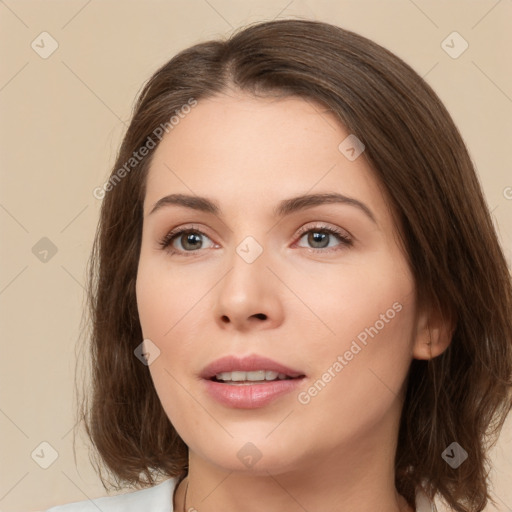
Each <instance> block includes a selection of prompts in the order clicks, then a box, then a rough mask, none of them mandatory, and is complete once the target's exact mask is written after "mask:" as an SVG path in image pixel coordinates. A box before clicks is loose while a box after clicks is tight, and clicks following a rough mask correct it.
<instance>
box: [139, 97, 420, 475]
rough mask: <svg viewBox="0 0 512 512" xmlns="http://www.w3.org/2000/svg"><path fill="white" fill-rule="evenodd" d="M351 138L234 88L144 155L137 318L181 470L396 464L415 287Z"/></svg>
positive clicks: (318, 115)
mask: <svg viewBox="0 0 512 512" xmlns="http://www.w3.org/2000/svg"><path fill="white" fill-rule="evenodd" d="M347 137H349V138H348V139H347ZM352 137H353V136H350V134H349V133H348V132H347V131H346V130H345V129H344V128H343V127H342V126H341V125H340V124H339V123H337V122H336V120H335V118H334V117H333V115H332V114H329V113H328V112H326V111H325V109H323V108H322V107H321V106H319V105H317V104H314V103H312V102H310V101H306V100H303V99H300V98H288V99H254V98H253V97H250V96H248V95H244V94H241V93H237V94H234V95H219V96H216V97H213V98H210V99H207V100H201V101H199V102H198V104H197V106H195V107H194V108H192V109H191V111H190V113H188V114H187V115H185V116H183V118H180V121H179V124H177V125H175V126H174V128H173V129H172V130H171V131H170V132H169V133H168V134H167V135H166V136H165V137H164V138H163V139H162V142H161V143H160V145H159V146H158V148H157V149H156V150H155V154H154V157H153V160H152V163H151V167H150V169H149V174H148V180H147V189H146V197H145V201H144V227H143V237H142V247H141V253H140V263H139V268H138V276H137V301H138V310H139V315H140V321H141V325H142V331H143V335H144V338H145V339H147V340H151V341H150V342H146V343H147V345H146V349H147V350H149V353H150V354H152V355H151V356H150V361H149V362H150V364H149V371H150V372H151V376H152V379H153V382H154V384H155V388H156V391H157V393H158V396H159V398H160V400H161V402H162V405H163V407H164V409H165V412H166V413H167V415H168V417H169V419H170V421H171V422H172V424H173V425H174V427H175V428H176V430H177V431H178V433H179V434H180V436H181V437H182V438H183V440H184V441H185V443H186V444H187V445H188V447H189V449H190V456H191V459H194V460H196V461H198V460H201V462H202V463H203V464H209V465H212V466H214V467H217V468H219V467H220V468H223V469H225V470H229V471H253V472H266V471H271V472H272V473H273V474H277V473H283V472H285V471H290V470H293V469H297V470H299V469H301V468H310V467H311V464H312V463H315V462H319V461H326V460H331V461H344V460H345V461H347V460H350V461H352V462H353V461H354V460H359V461H361V460H362V459H363V458H365V460H369V459H371V458H372V457H375V454H376V453H380V454H382V453H383V452H389V453H388V455H389V454H392V453H393V452H394V445H393V443H394V442H395V435H396V432H397V429H398V421H399V415H400V410H401V403H402V402H401V392H402V391H403V386H404V382H405V379H406V375H407V371H408V368H409V365H410V362H411V359H412V357H413V354H414V345H415V342H416V340H417V338H418V336H419V334H418V332H419V330H418V324H417V316H416V305H415V288H414V282H413V278H412V275H411V273H410V270H409V267H408V265H407V262H406V259H405V256H404V254H403V253H402V251H401V249H400V247H399V245H398V243H397V231H396V226H395V224H394V222H393V219H392V216H391V213H390V211H389V209H388V208H387V206H386V203H385V197H384V193H383V190H382V188H381V187H380V186H379V183H378V182H377V181H376V179H375V177H374V175H373V172H372V170H371V169H370V167H369V165H368V163H367V162H366V160H365V157H364V152H363V153H362V154H361V155H359V156H358V153H359V151H360V150H361V149H362V148H361V147H359V146H357V144H356V142H357V141H354V139H353V138H352ZM340 144H341V145H340ZM175 194H180V196H178V197H177V196H174V195H175ZM318 194H320V196H317V195H318ZM324 194H329V196H323V198H324V201H322V195H324ZM335 194H336V195H337V196H334V195H335ZM171 195H173V196H174V200H172V199H168V200H167V201H165V200H164V201H162V202H160V203H159V207H158V208H156V209H155V204H157V202H159V201H160V200H162V198H164V197H166V196H171ZM185 196H186V198H188V199H186V198H185ZM297 197H301V198H303V199H298V200H294V198H297ZM308 197H309V199H308ZM328 197H330V198H331V199H332V200H330V201H329V200H325V199H326V198H328ZM344 198H345V199H344ZM180 199H181V200H180ZM207 201H208V203H207ZM210 203H213V205H215V206H212V205H211V204H210ZM178 229H187V230H190V231H189V232H188V233H185V234H181V235H180V234H178V235H176V236H173V235H172V233H171V236H170V237H167V242H168V246H167V247H166V248H163V247H162V246H161V245H160V242H161V240H162V239H164V238H165V237H166V235H168V234H169V233H170V232H173V233H175V232H176V230H178ZM328 230H332V232H331V231H328ZM141 342H142V340H141ZM253 356H256V357H253ZM257 357H260V358H267V359H268V360H267V361H262V360H261V359H260V360H259V359H257ZM230 358H231V359H230ZM219 359H222V360H221V361H220V363H219V364H216V361H218V360H219ZM269 360H270V361H269ZM141 364H142V363H141ZM212 364H213V366H212ZM279 365H281V366H279ZM283 367H286V368H283ZM280 370H282V371H280ZM232 372H233V373H232ZM278 373H284V374H286V375H287V378H286V379H285V380H283V379H280V378H279V375H278ZM214 374H216V375H217V376H218V377H219V381H218V382H217V381H214V380H212V379H213V378H214V377H215V375H214ZM276 377H277V380H273V379H275V378H276ZM281 377H282V375H281ZM290 377H292V378H290ZM262 379H265V380H262ZM266 379H269V380H266ZM390 460H391V461H392V457H391V459H390Z"/></svg>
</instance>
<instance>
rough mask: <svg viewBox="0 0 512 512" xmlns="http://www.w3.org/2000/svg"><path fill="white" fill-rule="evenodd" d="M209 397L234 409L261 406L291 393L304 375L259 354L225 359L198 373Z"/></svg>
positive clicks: (218, 360)
mask: <svg viewBox="0 0 512 512" xmlns="http://www.w3.org/2000/svg"><path fill="white" fill-rule="evenodd" d="M200 377H201V378H202V379H203V382H204V386H205V390H206V392H207V393H208V395H209V396H210V397H211V398H213V399H215V400H216V401H217V402H220V403H221V404H222V405H224V406H227V407H231V408H237V409H255V408H259V407H263V406H265V405H267V404H269V403H270V402H272V401H274V400H276V399H277V398H279V397H281V396H283V395H285V394H287V393H290V392H291V391H292V390H294V389H296V388H297V386H299V385H300V384H301V382H302V380H303V379H305V378H306V375H305V373H304V372H302V371H300V370H296V369H293V368H289V367H288V366H285V365H283V364H281V363H278V362H276V361H273V360H271V359H268V358H266V357H262V356H258V355H254V354H253V355H250V356H246V357H235V356H226V357H223V358H221V359H217V360H216V361H214V362H213V363H211V364H209V365H208V366H207V367H206V368H205V369H204V370H203V371H202V372H201V374H200Z"/></svg>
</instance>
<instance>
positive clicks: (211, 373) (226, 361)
mask: <svg viewBox="0 0 512 512" xmlns="http://www.w3.org/2000/svg"><path fill="white" fill-rule="evenodd" d="M256 370H271V371H275V372H278V373H284V374H285V375H286V376H288V377H303V376H304V373H303V372H301V371H299V370H295V369H293V368H289V367H288V366H285V365H283V364H281V363H278V362H276V361H273V360H272V359H269V358H268V357H263V356H259V355H257V354H252V355H250V356H244V357H237V356H225V357H221V358H220V359H216V360H215V361H213V362H211V363H210V364H208V365H207V366H206V367H205V368H204V369H203V371H202V372H201V373H200V377H201V378H203V379H211V378H212V377H215V375H217V374H219V373H222V372H234V371H243V372H250V371H256Z"/></svg>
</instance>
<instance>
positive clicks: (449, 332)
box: [413, 309, 455, 359]
mask: <svg viewBox="0 0 512 512" xmlns="http://www.w3.org/2000/svg"><path fill="white" fill-rule="evenodd" d="M417 320H418V321H417V329H416V337H415V340H414V345H413V357H414V358H415V359H433V358H434V357H437V356H439V355H441V354H442V353H443V352H444V351H445V350H446V349H447V348H448V347H449V346H450V343H451V341H452V338H453V333H454V331H455V321H454V320H453V317H452V315H446V314H442V313H441V311H440V310H439V309H430V310H428V311H424V312H422V313H420V314H419V315H418V319H417Z"/></svg>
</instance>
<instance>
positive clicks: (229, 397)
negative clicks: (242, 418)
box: [204, 378, 303, 409]
mask: <svg viewBox="0 0 512 512" xmlns="http://www.w3.org/2000/svg"><path fill="white" fill-rule="evenodd" d="M302 380H303V378H297V379H283V380H274V381H268V382H265V383H261V384H260V383H258V384H224V383H222V382H216V381H213V380H205V381H204V382H205V385H206V391H207V393H208V394H209V395H210V396H211V397H212V398H213V399H215V400H217V401H218V402H220V403H221V404H223V405H226V406H228V407H234V408H237V409H257V408H258V407H264V406H265V405H267V404H269V403H270V402H272V401H273V400H276V399H277V398H279V397H280V396H282V395H284V394H286V393H290V392H291V391H293V390H294V389H296V388H297V386H299V385H300V383H301V382H302Z"/></svg>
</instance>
